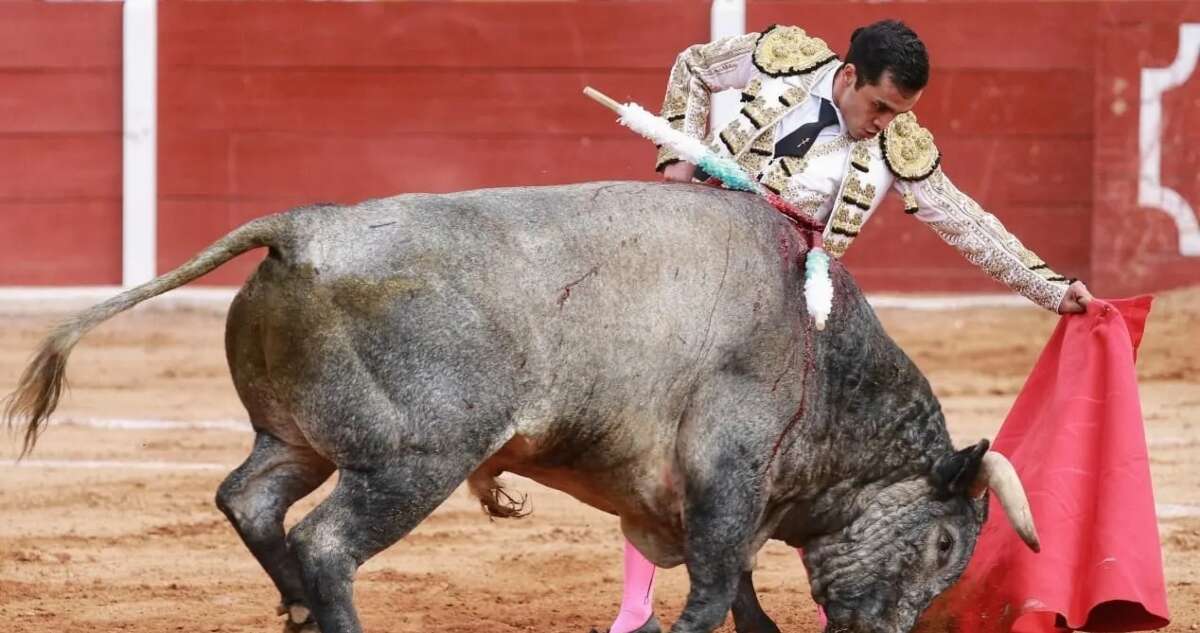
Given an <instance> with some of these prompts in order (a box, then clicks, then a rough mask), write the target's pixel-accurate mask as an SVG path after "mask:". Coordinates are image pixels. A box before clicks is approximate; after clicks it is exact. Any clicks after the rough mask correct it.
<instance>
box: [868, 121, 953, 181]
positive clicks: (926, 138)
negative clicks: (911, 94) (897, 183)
mask: <svg viewBox="0 0 1200 633" xmlns="http://www.w3.org/2000/svg"><path fill="white" fill-rule="evenodd" d="M879 145H880V147H881V148H882V149H883V159H884V162H886V163H887V166H888V168H889V169H891V170H892V173H894V174H896V176H898V177H900V178H903V179H905V180H922V179H924V178H928V177H929V175H930V174H932V173H933V170H934V168H936V167H937V165H938V161H939V160H940V159H941V156H940V155H939V154H938V149H937V146H936V145H934V144H933V134H930V133H929V130H926V129H925V128H923V127H921V126H920V125H917V117H916V115H914V114H913V113H912V112H905V113H904V114H898V115H896V118H894V119H892V122H891V123H890V124H889V125H888V126H887V129H886V130H884V131H883V133H882V134H880V135H879Z"/></svg>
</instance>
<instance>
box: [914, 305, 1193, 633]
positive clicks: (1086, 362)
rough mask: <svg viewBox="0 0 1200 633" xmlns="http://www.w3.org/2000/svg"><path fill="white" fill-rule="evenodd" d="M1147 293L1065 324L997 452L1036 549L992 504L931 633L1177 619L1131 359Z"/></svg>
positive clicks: (930, 620)
mask: <svg viewBox="0 0 1200 633" xmlns="http://www.w3.org/2000/svg"><path fill="white" fill-rule="evenodd" d="M1150 301H1151V297H1138V298H1135V299H1126V300H1117V301H1109V302H1102V301H1099V300H1097V301H1093V302H1092V303H1091V304H1090V305H1089V306H1088V310H1087V314H1084V315H1074V316H1064V317H1063V318H1062V319H1061V320H1060V321H1059V323H1058V328H1057V329H1056V330H1055V331H1054V335H1053V336H1052V337H1051V338H1050V342H1049V343H1048V344H1047V345H1046V348H1045V349H1044V350H1043V351H1042V355H1041V357H1040V358H1038V362H1037V365H1036V366H1035V367H1034V368H1033V372H1032V373H1031V374H1030V376H1029V380H1028V381H1027V382H1026V383H1025V386H1024V387H1023V388H1022V389H1021V393H1020V394H1019V395H1018V396H1017V400H1016V402H1015V403H1014V404H1013V408H1012V411H1011V412H1009V414H1008V418H1007V419H1006V420H1005V421H1004V426H1002V427H1001V428H1000V432H999V434H998V435H997V436H996V440H995V441H994V442H993V443H992V450H996V451H999V452H1000V453H1002V454H1004V455H1005V456H1006V457H1008V459H1009V460H1010V461H1011V462H1012V463H1013V466H1014V467H1015V468H1016V471H1017V473H1018V474H1019V475H1020V477H1021V481H1022V483H1023V484H1024V487H1025V491H1026V493H1027V494H1028V495H1029V502H1030V505H1031V507H1032V510H1033V518H1034V522H1035V523H1036V524H1037V529H1038V535H1039V536H1040V537H1041V545H1042V551H1041V553H1040V554H1035V553H1033V552H1031V551H1030V550H1029V549H1028V548H1027V547H1025V545H1024V544H1023V543H1022V542H1021V540H1020V539H1019V538H1018V537H1017V534H1016V532H1015V531H1014V530H1013V529H1012V527H1011V526H1009V524H1008V522H1007V520H1006V518H1005V516H1004V511H1003V510H1002V509H1001V508H1000V505H999V502H997V501H996V499H995V498H994V497H993V498H992V499H991V505H990V506H989V508H988V521H987V523H986V524H985V525H984V527H983V531H982V532H981V533H980V535H979V541H978V544H977V546H976V548H975V554H974V556H973V557H972V558H971V562H970V564H969V565H968V566H967V570H966V572H965V573H964V574H963V577H962V579H961V580H960V581H959V583H958V584H957V585H956V586H955V587H953V588H951V589H950V590H949V591H947V592H946V594H945V595H943V596H942V597H941V598H940V599H939V600H938V601H937V602H936V603H935V605H934V606H933V607H931V608H930V610H929V612H928V613H927V614H926V616H925V618H924V619H923V621H922V627H921V630H923V631H961V632H962V633H984V632H987V633H1008V632H1009V631H1014V632H1020V633H1050V632H1053V631H1061V630H1063V629H1085V630H1088V631H1100V632H1106V631H1139V630H1148V629H1156V628H1161V627H1164V626H1166V625H1167V624H1168V617H1169V616H1168V614H1167V599H1166V584H1165V582H1164V580H1163V566H1162V553H1161V549H1160V545H1159V540H1158V523H1157V519H1156V516H1155V510H1154V494H1153V491H1152V490H1151V486H1150V462H1149V458H1148V456H1147V453H1146V438H1145V434H1144V432H1143V429H1142V408H1141V403H1140V402H1139V400H1138V390H1137V376H1136V374H1135V372H1134V367H1133V362H1134V357H1135V355H1136V353H1137V346H1138V344H1139V343H1140V342H1141V338H1142V331H1143V329H1144V327H1145V322H1146V316H1147V314H1148V313H1149V312H1150Z"/></svg>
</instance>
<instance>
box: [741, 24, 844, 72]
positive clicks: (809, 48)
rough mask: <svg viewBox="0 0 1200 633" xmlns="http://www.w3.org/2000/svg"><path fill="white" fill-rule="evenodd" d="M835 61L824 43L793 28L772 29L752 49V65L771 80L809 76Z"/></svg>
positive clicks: (834, 56)
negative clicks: (823, 65)
mask: <svg viewBox="0 0 1200 633" xmlns="http://www.w3.org/2000/svg"><path fill="white" fill-rule="evenodd" d="M836 57H837V56H836V55H834V54H833V51H832V50H830V49H829V46H828V45H827V44H825V40H822V39H821V38H819V37H812V36H810V35H808V34H807V33H805V32H804V29H802V28H799V27H796V26H779V25H775V26H772V27H771V28H769V29H767V30H766V31H763V33H762V35H760V36H759V38H758V45H757V46H755V48H754V65H755V66H756V67H757V68H758V69H759V70H760V71H762V72H763V73H764V74H766V75H769V76H771V77H779V76H781V75H800V74H804V73H807V72H812V71H813V70H816V69H817V67H819V66H820V65H821V64H824V63H825V62H827V61H829V60H831V59H835V58H836Z"/></svg>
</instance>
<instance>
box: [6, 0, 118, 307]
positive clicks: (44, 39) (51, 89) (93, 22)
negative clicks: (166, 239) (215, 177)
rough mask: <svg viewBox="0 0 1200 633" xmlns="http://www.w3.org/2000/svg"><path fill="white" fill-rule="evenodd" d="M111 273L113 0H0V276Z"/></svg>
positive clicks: (14, 281) (114, 275)
mask: <svg viewBox="0 0 1200 633" xmlns="http://www.w3.org/2000/svg"><path fill="white" fill-rule="evenodd" d="M120 281H121V6H120V5H119V4H117V3H96V4H92V3H87V4H74V3H71V4H57V3H55V4H47V3H42V2H23V1H15V2H0V285H48V284H62V283H71V284H115V283H120Z"/></svg>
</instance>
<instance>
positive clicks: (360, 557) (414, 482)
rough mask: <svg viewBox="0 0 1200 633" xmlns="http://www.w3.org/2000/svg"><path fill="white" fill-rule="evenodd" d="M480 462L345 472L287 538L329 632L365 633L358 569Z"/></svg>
mask: <svg viewBox="0 0 1200 633" xmlns="http://www.w3.org/2000/svg"><path fill="white" fill-rule="evenodd" d="M465 452H467V453H470V452H471V451H465ZM480 461H481V460H480ZM478 463H479V462H478V461H476V460H473V459H472V458H470V457H467V456H466V455H456V454H452V453H451V454H448V453H444V452H433V453H430V452H426V451H420V452H416V451H414V452H404V453H402V454H397V455H395V457H394V459H387V460H386V461H384V462H383V463H379V464H377V465H373V466H371V467H358V468H347V467H342V468H340V469H339V471H338V484H337V486H336V487H335V488H334V490H333V492H332V493H331V494H330V496H329V497H328V498H327V499H325V501H323V502H322V503H321V504H320V505H319V506H317V508H316V509H314V510H313V511H312V512H311V513H309V515H308V516H306V517H305V518H304V520H303V521H301V522H300V523H299V524H298V525H296V527H294V528H293V529H292V530H291V532H289V533H288V538H287V540H288V546H289V547H290V548H291V550H292V551H293V552H295V553H296V555H297V556H298V558H299V560H300V567H301V570H302V573H303V576H304V586H305V589H306V591H307V595H308V597H309V599H310V600H311V604H312V608H313V615H314V616H315V617H316V621H317V624H318V625H319V626H320V630H321V631H322V632H323V633H361V631H362V626H361V624H360V623H359V620H358V615H357V613H356V612H355V609H354V604H353V576H354V572H355V570H357V569H358V567H359V566H360V565H362V564H363V563H364V562H365V561H366V560H367V559H368V558H370V557H371V556H374V555H375V554H377V553H379V552H380V551H382V550H383V549H385V548H387V547H388V546H390V545H392V544H393V543H395V542H396V541H398V540H400V539H401V538H403V537H404V536H405V535H406V534H408V533H409V532H410V531H411V530H412V529H413V528H414V527H416V525H417V524H418V523H420V522H421V520H423V519H424V518H425V517H426V516H428V515H429V514H430V513H431V512H433V510H434V509H435V508H437V506H438V505H439V504H441V503H442V501H444V500H445V499H446V498H447V497H448V496H450V493H451V492H453V491H454V489H455V487H457V486H458V485H459V484H460V483H462V481H463V480H464V479H465V478H466V477H467V475H468V474H470V472H471V471H472V470H473V469H474V468H475V467H476V466H477V465H478Z"/></svg>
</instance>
